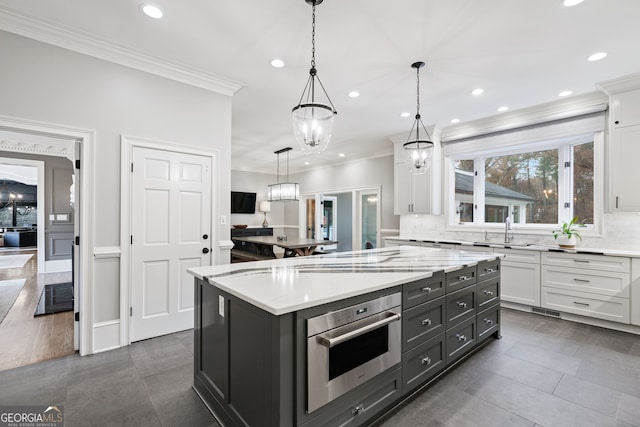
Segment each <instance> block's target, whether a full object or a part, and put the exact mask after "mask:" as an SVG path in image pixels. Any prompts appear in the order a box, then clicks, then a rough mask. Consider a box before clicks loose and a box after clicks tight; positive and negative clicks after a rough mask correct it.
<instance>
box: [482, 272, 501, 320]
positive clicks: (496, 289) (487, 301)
mask: <svg viewBox="0 0 640 427" xmlns="http://www.w3.org/2000/svg"><path fill="white" fill-rule="evenodd" d="M476 299H477V310H478V312H480V311H482V310H484V309H486V308H489V307H490V306H492V305H494V304H497V303H498V302H500V277H494V278H491V279H489V280H485V281H483V282H480V283H478V284H476Z"/></svg>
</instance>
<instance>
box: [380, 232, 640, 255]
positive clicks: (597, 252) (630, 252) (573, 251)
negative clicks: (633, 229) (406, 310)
mask: <svg viewBox="0 0 640 427" xmlns="http://www.w3.org/2000/svg"><path fill="white" fill-rule="evenodd" d="M385 239H386V240H395V241H398V242H403V241H404V242H406V241H413V242H428V243H441V244H443V245H446V244H449V245H459V246H460V250H464V247H465V246H480V247H482V246H487V247H490V248H498V249H502V248H507V249H524V250H529V251H540V252H542V251H546V252H550V251H551V252H566V253H568V254H591V255H607V256H623V257H630V258H640V251H637V250H628V249H608V248H584V247H579V246H578V247H576V248H575V249H562V248H560V247H559V246H557V245H537V244H522V243H517V242H514V243H495V242H468V241H464V240H453V239H430V238H426V237H425V238H416V237H401V236H392V237H385Z"/></svg>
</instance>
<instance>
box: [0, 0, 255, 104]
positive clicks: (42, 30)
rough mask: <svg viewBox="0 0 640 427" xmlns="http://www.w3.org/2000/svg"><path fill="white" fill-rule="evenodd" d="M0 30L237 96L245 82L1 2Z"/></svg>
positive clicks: (212, 90)
mask: <svg viewBox="0 0 640 427" xmlns="http://www.w3.org/2000/svg"><path fill="white" fill-rule="evenodd" d="M0 30H3V31H6V32H10V33H13V34H17V35H19V36H23V37H27V38H30V39H33V40H37V41H40V42H43V43H47V44H50V45H53V46H57V47H61V48H64V49H68V50H71V51H74V52H78V53H82V54H84V55H88V56H92V57H94V58H98V59H102V60H105V61H109V62H113V63H115V64H119V65H124V66H125V67H129V68H133V69H136V70H140V71H144V72H146V73H150V74H154V75H156V76H160V77H164V78H167V79H170V80H175V81H178V82H181V83H185V84H188V85H191V86H195V87H199V88H201V89H206V90H209V91H211V92H215V93H219V94H222V95H227V96H233V94H234V93H235V92H237V91H238V90H239V89H240V88H242V86H244V85H243V84H242V83H240V82H237V81H234V80H231V79H227V78H224V77H221V76H218V75H215V74H213V73H209V72H207V71H205V70H203V69H198V68H194V67H188V66H185V65H180V64H176V63H172V62H169V61H165V60H161V59H158V58H154V57H152V56H149V55H146V54H144V53H141V52H137V51H134V50H131V49H127V48H125V47H122V46H118V45H115V44H112V43H108V42H105V41H102V40H98V39H96V38H94V37H92V36H90V35H88V34H82V33H80V32H77V31H74V30H71V29H67V28H63V27H61V26H58V25H53V24H52V23H48V22H45V21H43V20H40V19H36V18H34V17H32V16H29V15H26V14H23V13H21V12H18V11H15V10H12V9H9V8H7V7H5V6H2V5H0Z"/></svg>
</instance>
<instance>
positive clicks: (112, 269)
mask: <svg viewBox="0 0 640 427" xmlns="http://www.w3.org/2000/svg"><path fill="white" fill-rule="evenodd" d="M0 58H1V61H2V65H1V66H0V94H2V95H1V96H0V115H4V116H10V117H17V118H23V119H28V120H34V121H41V122H45V123H53V124H56V125H66V126H71V127H75V128H82V129H88V130H92V131H94V132H95V135H96V140H95V145H94V159H95V168H94V174H93V183H92V191H93V199H94V206H93V208H94V218H93V220H94V226H93V229H92V230H91V233H92V235H93V242H94V247H93V248H92V250H93V251H98V250H99V251H100V254H101V255H100V257H99V259H97V258H92V259H89V260H86V262H89V263H92V265H93V278H92V281H91V283H89V284H86V285H87V286H91V287H92V289H93V297H94V300H93V303H92V304H93V311H94V314H93V319H94V332H93V333H94V338H93V346H94V348H93V349H92V351H100V350H103V349H106V348H112V347H114V346H118V345H119V343H120V329H119V328H120V325H119V324H118V322H117V321H119V320H120V283H119V277H120V272H119V267H120V259H119V252H120V250H119V247H120V245H121V244H126V243H127V242H120V196H121V195H120V138H121V135H123V134H124V135H130V136H135V137H143V138H147V139H151V140H157V141H166V142H168V143H170V144H174V145H176V146H188V147H192V148H196V149H200V150H205V151H212V152H217V153H218V165H217V166H215V167H216V168H217V170H215V169H214V171H213V177H214V185H215V186H216V190H217V193H216V194H218V199H217V200H215V199H214V200H213V204H214V208H215V207H218V210H217V212H219V213H220V214H221V215H226V216H227V217H228V216H229V191H230V177H231V173H230V163H231V97H229V96H225V95H220V94H216V93H213V92H211V91H207V90H203V89H199V88H196V87H193V86H189V85H185V84H183V83H179V82H176V81H173V80H168V79H165V78H162V77H158V76H155V75H152V74H148V73H145V72H142V71H138V70H134V69H131V68H127V67H125V66H121V65H117V64H114V63H110V62H106V61H103V60H99V59H96V58H93V57H90V56H86V55H82V54H79V53H75V52H71V51H68V50H65V49H62V48H58V47H54V46H51V45H48V44H44V43H40V42H37V41H34V40H30V39H27V38H24V37H20V36H17V35H14V34H10V33H6V32H2V31H0ZM81 196H82V195H81ZM85 196H86V195H85ZM215 211H216V210H215V209H214V212H215ZM212 222H213V226H214V228H213V229H212V233H211V234H212V244H213V247H214V248H217V246H218V239H229V235H230V232H229V225H228V224H224V225H223V224H221V222H222V221H220V219H219V218H213V221H212Z"/></svg>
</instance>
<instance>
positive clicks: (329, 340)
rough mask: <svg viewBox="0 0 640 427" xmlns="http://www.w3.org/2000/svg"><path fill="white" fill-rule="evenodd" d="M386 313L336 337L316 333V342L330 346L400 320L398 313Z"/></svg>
mask: <svg viewBox="0 0 640 427" xmlns="http://www.w3.org/2000/svg"><path fill="white" fill-rule="evenodd" d="M386 314H387V316H389V317H386V318H384V319H382V320H378V321H377V322H373V323H370V324H368V325H367V326H363V327H362V328H359V329H356V330H354V331H351V332H347V333H346V334H342V335H338V336H337V337H334V338H327V337H324V336H322V335H318V336H317V337H316V341H317V342H318V344H321V345H323V346H325V347H328V348H331V347H334V346H336V345H338V344H340V343H343V342H345V341H349V340H350V339H352V338H355V337H357V336H360V335H362V334H366V333H367V332H369V331H372V330H374V329H378V328H381V327H383V326H385V325H388V324H389V323H392V322H396V321H398V320H400V313H393V312H387V313H386Z"/></svg>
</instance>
